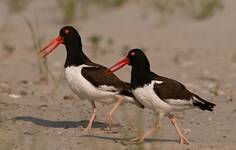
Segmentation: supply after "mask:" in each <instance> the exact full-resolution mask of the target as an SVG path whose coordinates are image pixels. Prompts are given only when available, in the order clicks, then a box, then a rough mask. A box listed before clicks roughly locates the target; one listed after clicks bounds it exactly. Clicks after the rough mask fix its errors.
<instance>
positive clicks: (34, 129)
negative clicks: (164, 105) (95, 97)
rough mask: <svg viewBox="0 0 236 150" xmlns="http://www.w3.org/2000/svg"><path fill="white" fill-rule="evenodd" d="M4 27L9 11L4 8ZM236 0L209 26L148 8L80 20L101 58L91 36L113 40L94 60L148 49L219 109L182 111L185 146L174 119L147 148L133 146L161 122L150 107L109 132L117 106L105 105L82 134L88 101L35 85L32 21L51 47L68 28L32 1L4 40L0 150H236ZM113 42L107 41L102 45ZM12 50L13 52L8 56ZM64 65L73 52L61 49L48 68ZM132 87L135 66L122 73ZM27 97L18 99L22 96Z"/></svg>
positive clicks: (162, 69) (119, 117)
mask: <svg viewBox="0 0 236 150" xmlns="http://www.w3.org/2000/svg"><path fill="white" fill-rule="evenodd" d="M0 3H1V5H0V8H1V9H0V10H1V14H2V15H1V16H2V17H1V18H0V23H1V24H2V23H3V21H4V17H3V16H6V8H5V6H4V4H3V2H2V1H1V2H0ZM235 10H236V1H234V0H228V1H224V9H223V10H222V11H219V12H218V13H216V14H215V15H214V16H213V17H212V18H209V19H206V20H201V21H197V20H193V19H190V18H188V17H186V16H185V17H182V16H181V15H175V16H172V17H167V19H166V23H165V24H160V22H159V21H158V20H160V17H159V16H158V15H156V13H155V12H154V11H151V10H149V8H148V7H146V6H141V5H139V4H135V3H129V4H126V5H125V6H122V7H120V8H118V9H115V10H111V11H105V12H100V11H99V12H98V13H97V12H91V15H90V16H89V17H88V18H84V19H81V20H79V21H76V22H74V23H73V25H74V26H75V27H76V28H77V29H79V32H80V33H81V36H82V40H83V43H84V51H85V53H86V54H87V55H88V56H89V57H93V56H94V55H93V51H92V50H91V49H92V48H91V47H92V46H91V44H89V40H88V37H89V36H91V35H93V34H98V35H101V36H102V37H103V39H108V38H112V39H113V40H114V44H113V45H112V46H110V47H109V46H108V45H107V44H106V43H105V42H103V43H102V44H101V47H102V48H100V49H104V48H105V49H106V50H108V51H106V52H105V53H104V52H101V51H99V52H98V53H97V55H96V57H94V58H92V59H93V60H94V61H95V62H98V63H101V64H103V65H106V66H110V65H111V64H113V63H114V62H116V61H117V60H119V59H120V58H122V57H123V56H122V55H121V54H122V47H124V46H125V45H127V46H129V47H132V48H134V47H143V48H144V49H145V52H146V54H147V56H148V57H149V59H150V62H151V68H152V70H153V71H154V72H156V73H158V74H160V75H164V76H167V77H170V78H173V79H176V80H178V81H180V82H182V83H183V84H185V85H186V86H187V87H188V88H189V89H190V90H191V91H193V92H195V93H197V94H199V95H201V96H202V97H204V98H206V99H208V100H210V101H212V102H214V103H216V105H217V107H216V109H215V111H214V112H213V113H210V112H203V111H200V110H190V111H186V112H185V113H181V114H179V115H180V116H184V118H183V119H178V123H179V125H180V127H181V128H182V129H183V130H184V131H185V132H186V136H187V137H188V139H189V140H190V144H189V145H181V144H179V143H178V137H177V135H176V133H175V131H174V129H173V127H172V125H171V124H170V122H169V121H168V120H167V118H165V119H163V120H162V126H163V127H162V128H161V129H160V130H159V131H158V132H157V133H156V134H155V135H153V136H151V137H149V138H147V139H146V140H145V141H144V143H142V144H138V145H136V144H130V143H129V142H128V141H129V139H130V138H132V137H134V136H135V134H136V133H135V132H132V131H131V130H130V128H131V127H133V126H134V127H136V128H138V130H139V131H140V132H141V131H142V130H145V131H146V130H148V129H149V128H150V127H152V125H153V124H154V121H155V115H153V113H152V112H151V111H150V110H146V109H145V110H144V111H143V110H141V109H139V108H137V107H136V106H133V105H123V106H122V107H120V108H119V109H118V111H117V112H116V113H115V114H114V118H115V122H116V123H117V124H116V126H115V127H114V128H113V132H109V131H107V123H106V119H105V114H106V112H107V111H108V110H109V109H110V108H111V106H106V105H105V106H103V105H101V104H98V116H97V118H96V121H95V123H94V129H92V131H90V132H85V131H82V130H81V129H82V127H84V126H86V124H87V120H88V119H89V117H90V115H91V106H90V103H88V102H87V101H81V100H79V99H78V98H77V97H76V96H75V95H74V94H73V93H72V92H71V91H70V89H69V88H68V86H67V85H66V83H64V82H63V83H61V84H60V87H59V89H58V90H57V91H56V92H55V93H54V94H51V92H52V89H53V88H54V84H53V82H52V80H50V82H49V83H48V84H45V83H41V84H36V83H35V82H37V81H38V79H39V75H38V68H37V59H36V57H35V52H34V51H33V50H32V49H33V48H32V47H33V45H32V39H31V36H30V32H29V29H28V27H27V25H26V23H25V21H24V19H23V17H22V15H24V16H25V17H27V18H28V19H30V20H31V21H32V23H33V24H35V22H36V21H35V20H36V19H35V18H37V19H38V26H39V30H40V32H41V34H43V35H44V36H45V37H47V38H46V39H45V41H49V40H50V39H52V38H53V37H56V36H57V34H58V31H59V29H60V27H61V26H62V25H61V24H60V23H59V17H60V15H59V10H58V8H57V6H56V4H55V1H45V0H42V1H33V2H32V3H31V4H30V6H29V7H28V8H27V10H25V11H24V12H23V14H22V15H13V16H12V17H11V18H10V20H9V21H8V24H7V27H6V28H5V29H4V31H1V34H0V42H1V43H0V44H1V51H0V83H1V85H0V92H1V94H0V113H1V117H0V149H1V150H11V149H13V150H87V149H98V150H108V149H114V150H116V149H117V150H120V149H122V150H123V149H124V150H125V149H126V150H130V149H154V150H157V149H158V150H159V149H165V150H166V149H170V150H174V149H179V150H183V149H186V150H187V149H191V150H192V149H204V150H205V149H206V150H208V149H210V150H215V149H218V150H221V149H229V150H232V149H235V147H236V143H235V142H236V136H235V135H236V129H235V126H236V122H235V118H236V102H235V98H236V91H235V88H236V82H235V79H236V51H235V49H236V44H235V39H236V29H235V27H236V13H235ZM103 41H105V40H103ZM6 43H7V44H8V45H10V46H13V48H14V49H15V51H14V52H13V53H12V54H7V52H6V51H5V50H4V45H6ZM64 60H65V48H64V46H60V47H59V48H58V49H57V50H56V52H54V53H53V54H52V55H50V56H49V57H48V62H49V68H50V70H51V71H52V73H53V74H54V75H55V76H56V77H58V76H59V74H60V72H61V70H62V68H63V65H64ZM117 75H119V76H120V77H121V78H122V79H123V80H126V81H129V79H130V68H129V67H126V68H125V69H123V70H122V71H119V72H118V73H117ZM12 94H16V95H20V97H15V95H12Z"/></svg>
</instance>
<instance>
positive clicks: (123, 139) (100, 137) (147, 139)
mask: <svg viewBox="0 0 236 150" xmlns="http://www.w3.org/2000/svg"><path fill="white" fill-rule="evenodd" d="M80 137H90V138H97V139H101V140H112V141H114V140H119V141H124V142H129V141H130V140H131V139H132V138H114V137H107V136H97V135H81V136H80ZM144 142H148V143H151V142H176V143H177V142H178V140H172V139H156V138H145V139H144ZM131 144H132V143H131ZM138 144H139V143H138ZM140 144H142V143H140Z"/></svg>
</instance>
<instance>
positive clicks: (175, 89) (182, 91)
mask: <svg viewBox="0 0 236 150" xmlns="http://www.w3.org/2000/svg"><path fill="white" fill-rule="evenodd" d="M157 81H162V83H161V84H158V83H155V84H154V87H153V88H154V91H155V93H156V94H157V95H158V96H159V97H160V98H161V99H162V100H165V99H183V100H190V99H191V98H192V97H193V95H192V93H191V92H190V91H188V90H187V89H186V88H185V86H184V85H183V84H181V83H179V82H178V81H175V80H173V79H169V78H165V77H160V76H159V77H158V78H157Z"/></svg>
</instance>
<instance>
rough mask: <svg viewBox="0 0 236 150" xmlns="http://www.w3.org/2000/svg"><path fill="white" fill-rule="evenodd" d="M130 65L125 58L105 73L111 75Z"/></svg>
mask: <svg viewBox="0 0 236 150" xmlns="http://www.w3.org/2000/svg"><path fill="white" fill-rule="evenodd" d="M128 64H129V59H128V58H125V59H123V60H121V61H119V62H118V63H116V64H115V65H113V66H111V67H110V68H108V69H107V70H106V71H105V72H106V74H108V75H109V74H111V73H113V72H115V71H117V70H119V69H121V68H122V67H124V66H125V65H128Z"/></svg>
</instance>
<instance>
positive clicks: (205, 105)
mask: <svg viewBox="0 0 236 150" xmlns="http://www.w3.org/2000/svg"><path fill="white" fill-rule="evenodd" d="M192 100H193V101H192V103H193V105H194V106H197V107H198V108H199V109H201V110H203V111H205V110H208V111H213V109H214V107H215V106H216V105H215V104H214V103H211V102H208V101H206V100H204V99H202V98H201V97H199V96H197V95H194V96H193V99H192Z"/></svg>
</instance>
